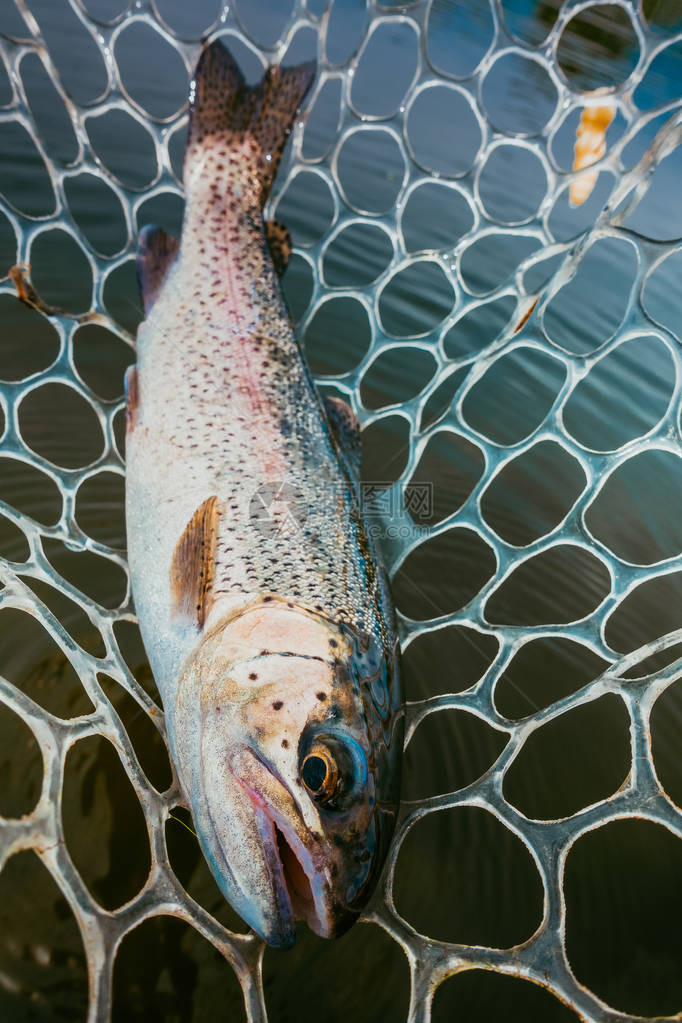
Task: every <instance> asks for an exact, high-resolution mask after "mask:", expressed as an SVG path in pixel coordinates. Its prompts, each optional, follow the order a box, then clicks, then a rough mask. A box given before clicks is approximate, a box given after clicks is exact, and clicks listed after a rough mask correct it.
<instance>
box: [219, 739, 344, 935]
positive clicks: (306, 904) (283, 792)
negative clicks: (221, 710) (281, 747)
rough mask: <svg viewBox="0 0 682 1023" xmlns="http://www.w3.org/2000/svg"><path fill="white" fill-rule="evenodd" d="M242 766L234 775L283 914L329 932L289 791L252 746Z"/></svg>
mask: <svg viewBox="0 0 682 1023" xmlns="http://www.w3.org/2000/svg"><path fill="white" fill-rule="evenodd" d="M240 768H241V769H240V770H239V771H238V773H237V781H238V782H239V784H240V786H241V787H242V789H244V790H245V792H246V793H247V794H248V796H249V798H250V800H251V802H252V803H253V805H254V809H255V810H256V821H257V826H258V830H259V831H260V834H261V838H262V840H263V845H264V848H265V853H266V856H267V859H268V862H269V867H270V875H271V884H272V887H273V893H274V894H275V897H276V901H277V902H278V903H279V904H280V906H281V911H282V914H283V916H289V917H290V919H293V920H302V921H304V922H305V923H306V924H307V925H308V926H309V927H310V929H311V930H312V931H314V932H315V933H316V934H319V935H320V936H321V937H327V936H328V935H329V933H330V932H329V922H328V919H327V912H326V908H325V905H324V895H323V888H322V885H321V884H320V880H321V879H319V878H318V877H317V871H316V869H315V866H314V863H313V856H312V852H311V850H310V849H309V848H308V847H307V845H306V843H305V841H304V840H303V839H302V838H301V837H300V836H299V834H297V830H299V829H297V827H296V823H295V822H294V821H293V820H289V815H288V813H287V809H286V807H287V804H289V806H290V807H291V813H292V814H295V816H296V817H297V818H299V820H298V823H299V826H300V824H302V823H303V822H302V820H301V818H300V814H299V811H298V808H297V806H296V802H295V800H294V798H293V796H292V795H291V793H290V791H289V789H288V787H287V786H286V784H285V783H284V782H283V781H282V780H281V778H279V776H278V775H277V774H276V773H275V772H274V771H273V770H272V768H271V767H270V765H269V764H267V763H265V762H264V761H263V760H262V759H261V758H260V757H259V756H258V754H257V753H254V752H253V751H252V750H248V759H247V760H246V761H245V760H242V762H241V764H240ZM259 775H260V778H259V777H258V776H259ZM259 781H260V782H262V783H261V784H259ZM316 896H317V897H316Z"/></svg>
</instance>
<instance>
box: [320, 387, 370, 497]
mask: <svg viewBox="0 0 682 1023" xmlns="http://www.w3.org/2000/svg"><path fill="white" fill-rule="evenodd" d="M323 404H324V408H325V412H326V413H327V420H328V422H329V426H330V427H331V430H332V433H333V434H334V437H335V438H336V441H337V444H338V445H339V447H340V448H341V450H342V451H343V453H344V455H345V456H346V460H347V461H348V464H349V466H350V468H351V469H352V471H353V472H354V473H355V475H356V477H357V478H358V479H360V463H361V460H362V445H361V441H360V424H359V423H358V418H357V416H356V415H355V412H353V409H352V408H351V407H350V405H349V404H348V402H347V401H344V399H343V398H336V397H334V396H332V395H329V394H328V395H325V397H324V399H323Z"/></svg>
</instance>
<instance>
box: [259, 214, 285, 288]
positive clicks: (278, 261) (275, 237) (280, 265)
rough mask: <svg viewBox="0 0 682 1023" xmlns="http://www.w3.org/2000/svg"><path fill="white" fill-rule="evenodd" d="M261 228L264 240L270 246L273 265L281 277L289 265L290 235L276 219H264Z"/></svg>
mask: <svg viewBox="0 0 682 1023" xmlns="http://www.w3.org/2000/svg"><path fill="white" fill-rule="evenodd" d="M263 228H264V230H265V240H266V241H267V243H268V246H269V248H270V255H271V256H272V262H273V265H274V267H275V270H276V271H277V273H278V274H279V275H280V277H281V275H282V274H283V273H284V271H285V270H286V268H287V267H288V265H289V258H290V256H291V235H290V234H289V232H288V231H287V229H286V227H285V226H284V224H280V222H279V221H278V220H266V221H265V223H264V224H263Z"/></svg>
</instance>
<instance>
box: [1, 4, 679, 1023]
mask: <svg viewBox="0 0 682 1023" xmlns="http://www.w3.org/2000/svg"><path fill="white" fill-rule="evenodd" d="M681 28H682V25H681V24H680V20H679V11H678V10H676V9H674V5H672V4H671V5H666V4H657V5H656V4H645V6H644V8H643V9H640V8H635V7H634V6H633V5H631V4H629V3H625V2H618V3H611V4H590V3H583V2H580V3H571V2H569V3H566V4H564V5H563V6H562V7H560V8H558V7H556V6H553V5H547V4H546V5H538V6H537V7H536V8H535V7H533V6H532V5H530V4H522V3H516V2H509V3H502V4H499V3H491V4H490V5H489V4H488V3H483V2H475V3H472V4H455V3H449V2H444V0H431V2H416V3H405V4H393V3H388V2H386V3H383V4H382V3H379V2H378V0H370V2H368V3H367V4H365V3H363V2H359V0H333V2H332V3H331V4H326V3H324V2H322V0H308V2H307V4H306V3H304V2H303V0H295V2H289V3H281V4H280V3H277V4H274V3H265V2H264V0H262V2H261V0H259V2H258V3H255V2H252V0H240V2H237V3H235V4H234V5H231V6H230V7H229V8H225V9H223V8H222V6H221V4H220V3H219V2H218V0H201V2H200V3H196V4H192V5H191V7H189V6H186V5H184V4H180V3H174V2H171V0H143V2H141V3H137V4H135V5H134V6H133V5H130V4H127V3H126V2H125V0H83V2H79V0H59V2H56V0H49V2H48V0H16V2H6V3H5V4H3V6H2V10H1V11H0V55H1V57H2V61H1V62H0V104H1V106H0V152H1V153H2V157H1V160H0V194H1V196H2V202H1V207H0V208H1V210H2V212H1V213H0V259H1V260H2V264H1V265H0V275H7V276H6V277H5V279H4V281H3V282H2V283H0V316H1V317H2V336H1V339H0V345H1V348H0V350H1V352H2V362H1V367H0V379H2V381H3V382H2V384H1V385H0V429H2V431H3V433H2V450H1V451H0V489H1V492H0V500H1V501H2V504H1V505H0V510H1V512H2V518H1V519H0V526H1V530H0V541H1V544H2V547H1V553H2V560H1V561H0V573H1V575H0V585H1V587H2V588H1V589H0V646H1V650H2V660H1V664H0V674H2V676H3V679H2V680H1V681H0V701H1V704H0V734H2V738H3V743H2V754H1V759H0V770H1V772H2V773H1V775H0V777H1V778H2V791H1V792H0V799H1V800H2V802H1V804H0V813H1V814H2V821H1V825H0V863H2V865H3V869H2V872H1V873H0V896H1V897H0V919H1V920H2V926H1V928H0V931H1V935H2V936H1V938H0V1010H1V1012H2V1015H3V1018H7V1019H12V1018H23V1017H24V1013H25V1012H26V1011H29V1010H28V1009H27V1007H30V1011H33V1009H35V1012H36V1013H41V1012H42V1013H44V1012H49V1013H50V1014H51V1015H53V1016H56V1017H58V1018H68V1019H75V1018H83V1017H85V1015H86V1014H88V1018H89V1019H91V1020H95V1019H106V1018H107V1016H108V1014H109V1011H110V1010H111V1009H112V1004H113V1015H114V1018H121V1019H123V1018H125V1019H131V1018H138V1017H140V1018H141V1017H142V1016H145V1017H146V1018H148V1017H149V1015H151V1016H152V1017H154V1016H155V1017H156V1018H164V1019H185V1018H215V1015H216V1013H218V1012H221V1013H222V1012H224V1011H226V1009H227V1008H231V1009H232V1010H233V1011H234V1012H236V1013H237V1014H239V1013H240V1012H241V1011H243V1010H242V1009H240V1006H241V1005H244V1006H245V1008H246V1013H247V1015H248V1017H249V1018H250V1019H253V1020H260V1019H265V1015H266V1011H267V1012H268V1013H269V1018H270V1019H271V1020H277V1019H282V1020H284V1019H288V1018H296V1019H312V1018H315V1019H319V1018H330V1019H331V1018H353V1019H368V1020H371V1019H387V1018H388V1019H403V1018H409V1019H410V1020H414V1021H416V1020H426V1019H428V1018H429V1015H430V1013H431V1012H433V1016H434V1018H440V1019H443V1018H445V1017H446V1016H447V1015H448V1012H459V1013H461V1014H462V1015H463V1016H466V1017H467V1018H478V1014H480V1017H481V1018H484V1015H485V1013H486V1012H490V1013H495V1012H497V1013H500V1012H502V1011H504V1013H505V1015H506V1016H507V1018H512V1019H513V1018H518V1019H524V1020H530V1019H542V1020H549V1019H552V1020H554V1019H556V1020H560V1019H561V1020H563V1019H572V1018H576V1017H577V1018H581V1019H585V1020H606V1019H608V1020H630V1019H632V1018H633V1016H643V1017H651V1016H656V1017H657V1018H658V1017H662V1018H666V1019H672V1018H673V1016H674V1014H675V1013H677V1012H679V1010H680V1007H681V1004H682V991H681V990H680V976H679V961H680V953H681V951H682V950H681V949H680V945H679V942H680V933H679V927H677V926H676V922H677V920H678V919H679V910H680V905H679V900H680V891H679V876H680V864H681V862H682V860H681V856H682V845H680V838H682V811H681V810H680V806H682V784H681V780H680V766H679V756H678V754H677V750H678V748H679V728H680V717H681V711H680V707H681V704H682V689H681V687H682V682H680V681H679V676H680V663H681V662H680V661H679V660H678V659H677V658H678V654H679V652H680V649H681V647H680V644H681V643H682V630H681V626H682V620H681V617H682V616H681V612H680V608H682V600H680V597H681V596H682V572H681V570H682V558H681V553H682V527H681V526H680V523H681V522H682V515H681V514H680V513H681V512H682V487H681V485H680V480H681V479H682V474H681V468H682V463H681V462H680V458H681V456H682V443H681V440H680V370H681V369H682V363H681V359H680V339H681V338H682V317H681V314H680V304H679V298H678V296H679V281H680V273H681V272H682V257H681V256H680V253H681V251H682V244H681V243H680V238H681V237H682V219H681V217H680V207H679V201H678V199H677V197H678V195H679V183H680V181H681V180H682V169H681V168H680V157H679V154H680V152H681V150H680V147H679V145H678V144H679V141H680V134H681V132H682V113H681V108H682V100H681V97H682V63H681V58H680V50H679V44H680V41H681V40H682V32H681V31H680V29H681ZM217 36H221V37H223V38H224V40H225V41H226V42H227V43H228V45H229V46H230V48H231V50H232V52H233V53H234V54H235V56H236V57H237V59H238V60H239V61H240V63H241V64H242V66H243V68H244V71H245V73H246V75H247V78H249V79H250V80H251V81H254V80H256V79H257V78H258V77H260V74H261V73H262V70H263V68H264V66H265V65H266V64H267V63H272V62H277V61H280V60H281V61H283V62H284V63H287V64H296V63H300V62H301V61H302V60H305V59H309V58H312V57H315V58H316V59H317V61H318V68H319V70H318V76H317V79H316V82H315V84H314V87H313V89H312V90H311V93H310V96H309V99H308V101H307V103H306V107H305V110H304V112H303V115H302V117H301V120H300V123H299V124H298V125H297V127H296V129H295V131H294V133H293V137H292V140H291V144H290V146H289V148H288V152H287V154H286V155H285V159H284V162H283V165H282V167H281V169H280V172H279V176H278V179H277V183H276V186H275V191H274V193H273V196H272V198H271V200H270V204H269V212H270V213H271V214H273V215H274V216H275V217H276V218H277V219H279V220H283V221H285V222H286V223H287V224H288V227H289V229H290V231H291V234H292V238H293V242H294V252H293V256H292V258H291V261H290V264H289V269H288V271H287V273H286V275H285V278H284V289H285V293H286V295H287V299H288V302H289V305H290V309H291V312H292V316H293V318H294V321H295V323H296V328H297V332H298V335H299V337H300V338H301V339H302V342H303V345H304V348H305V351H306V354H307V357H308V360H309V363H310V365H311V368H312V370H313V373H314V374H315V376H316V379H317V381H318V383H319V384H320V385H321V387H322V389H323V390H324V391H325V392H326V393H331V394H332V395H340V396H343V397H346V398H347V399H348V400H349V401H350V402H351V404H352V406H353V408H354V410H355V411H356V413H357V415H358V418H359V420H360V423H361V425H362V428H363V479H364V484H365V485H364V490H363V497H364V498H366V500H367V503H368V507H367V509H366V511H367V513H368V514H371V515H372V517H373V518H374V521H375V525H376V532H377V536H378V538H379V540H380V542H381V545H382V549H383V551H384V556H385V559H386V563H387V567H388V569H389V573H390V576H391V578H392V582H393V589H394V595H395V599H396V603H397V606H398V611H399V624H400V629H401V637H402V644H403V650H404V661H405V669H406V688H407V701H408V702H407V704H406V707H405V717H406V725H407V728H406V743H407V748H406V770H405V781H404V792H403V796H404V799H403V804H402V808H401V814H400V820H399V826H398V828H397V831H396V834H395V837H394V840H393V846H392V851H391V855H390V857H389V862H388V865H387V869H386V871H385V873H384V876H383V878H382V881H381V884H380V887H379V891H378V892H377V895H376V897H375V898H374V900H373V901H372V903H371V905H370V907H369V909H368V910H367V911H366V912H365V914H364V917H363V920H364V924H362V923H361V924H360V925H358V926H356V927H355V928H354V929H353V930H352V931H351V932H349V934H348V935H347V936H345V937H344V938H343V939H340V941H339V942H338V943H336V944H335V945H334V946H330V945H325V943H323V942H321V941H319V940H317V939H312V937H311V936H310V937H304V939H303V940H302V942H301V943H300V945H297V947H296V949H295V950H294V951H293V952H289V953H279V954H278V953H275V952H267V953H265V952H264V946H263V944H262V942H261V941H260V939H257V938H255V937H254V936H253V935H252V934H248V933H244V927H243V925H242V924H241V922H240V921H239V919H238V918H236V917H235V916H234V914H231V913H230V912H229V910H228V908H227V907H226V906H225V905H224V903H223V901H222V900H221V899H220V896H219V894H218V893H217V890H216V889H215V888H212V887H211V880H210V877H209V876H208V875H207V874H206V871H205V867H202V862H201V859H200V856H199V854H198V850H197V846H196V841H195V838H194V837H193V834H192V830H191V819H189V818H188V816H187V815H186V813H185V811H184V809H183V808H182V806H181V805H180V803H181V798H180V793H179V789H178V784H177V779H176V778H175V776H174V774H173V770H172V768H171V766H170V764H169V761H168V759H167V756H166V754H165V748H164V737H165V733H164V725H163V715H162V712H161V710H160V704H159V700H158V694H157V693H156V691H155V688H154V684H153V681H152V679H151V677H150V674H149V671H148V668H147V667H146V662H145V658H144V654H143V652H142V650H141V647H140V643H139V635H138V633H137V630H136V625H135V615H134V609H133V606H132V603H131V599H130V590H129V585H128V576H127V566H126V558H125V530H124V525H123V515H122V495H123V477H124V458H125V452H124V401H123V374H124V371H125V369H126V367H127V366H128V365H129V364H130V363H131V362H132V361H133V360H134V352H133V345H134V333H135V329H136V326H137V324H138V323H139V321H140V320H141V318H142V310H141V306H140V300H139V296H138V293H137V290H136V284H135V279H134V251H135V245H136V237H137V233H138V230H139V228H140V227H142V226H143V225H144V224H146V223H151V222H156V223H159V224H160V225H161V226H162V227H164V228H165V229H166V230H168V231H169V232H170V233H177V232H178V229H179V224H180V219H181V215H182V183H181V164H182V151H183V146H184V133H185V128H186V123H187V105H186V101H187V95H188V91H189V82H190V75H191V68H192V67H193V66H194V62H195V59H196V56H197V54H198V51H199V47H200V39H201V38H205V39H213V38H215V37H217ZM75 55H77V59H74V56H75ZM576 138H577V139H578V143H577V148H575V149H574V146H575V144H576ZM592 158H594V159H596V160H597V161H598V162H597V163H596V164H593V163H592V164H591V162H590V161H591V159H592ZM574 166H575V167H576V168H577V170H574V169H573V168H574ZM588 167H589V168H590V170H589V171H586V168H588ZM586 175H587V176H586ZM266 212H267V211H266ZM29 268H30V269H29ZM17 288H18V289H19V290H20V292H22V294H23V295H24V297H25V298H28V299H29V300H31V299H32V298H35V297H36V295H35V293H34V292H33V291H32V288H34V289H35V292H36V293H37V295H38V296H39V298H40V300H41V302H39V303H38V305H39V308H38V309H36V308H35V306H34V307H30V306H29V305H26V304H21V303H19V302H18V300H17V298H16V293H17ZM41 303H42V304H41ZM48 307H53V308H51V309H50V308H48ZM282 497H283V495H272V494H265V495H263V494H258V495H254V499H255V500H256V504H257V505H258V512H257V519H258V525H259V528H263V523H265V524H266V525H267V523H268V522H269V521H270V519H269V518H268V509H269V508H270V506H271V505H272V503H273V501H278V502H279V503H281V499H282ZM284 497H285V498H286V495H284ZM285 503H286V502H285ZM290 511H291V514H290V515H289V516H288V520H287V521H288V522H289V527H290V528H292V529H293V530H294V533H295V530H296V529H297V528H301V526H302V523H303V522H304V520H305V515H306V509H302V508H299V507H298V506H297V504H296V502H295V500H294V501H291V502H290ZM204 939H205V940H204ZM211 946H212V947H211ZM214 950H217V953H219V954H216V952H214ZM339 950H340V951H339ZM481 971H486V972H485V973H481ZM490 971H492V973H491V972H490ZM387 978H388V979H387ZM449 978H454V979H452V980H450V979H449ZM481 978H483V980H481ZM515 978H516V979H515ZM446 981H447V983H444V982H446ZM112 985H113V987H112ZM112 991H113V995H112ZM266 1007H267V1009H266ZM486 1007H487V1008H486Z"/></svg>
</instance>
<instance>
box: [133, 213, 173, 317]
mask: <svg viewBox="0 0 682 1023" xmlns="http://www.w3.org/2000/svg"><path fill="white" fill-rule="evenodd" d="M179 248H180V242H179V241H178V239H177V238H173V237H172V236H171V235H169V234H166V232H165V231H164V230H162V229H161V228H160V227H156V226H155V225H154V224H147V225H146V226H145V227H143V228H142V230H141V231H140V237H139V239H138V242H137V262H136V268H137V282H138V284H139V286H140V293H141V295H142V303H143V305H144V311H145V314H146V313H148V312H149V310H150V309H151V307H152V306H153V305H154V302H155V301H156V298H157V296H158V294H159V292H160V291H161V285H162V284H163V282H164V280H165V279H166V274H167V273H168V268H169V267H170V265H171V263H172V262H173V260H174V259H175V257H176V256H177V254H178V249H179Z"/></svg>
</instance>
